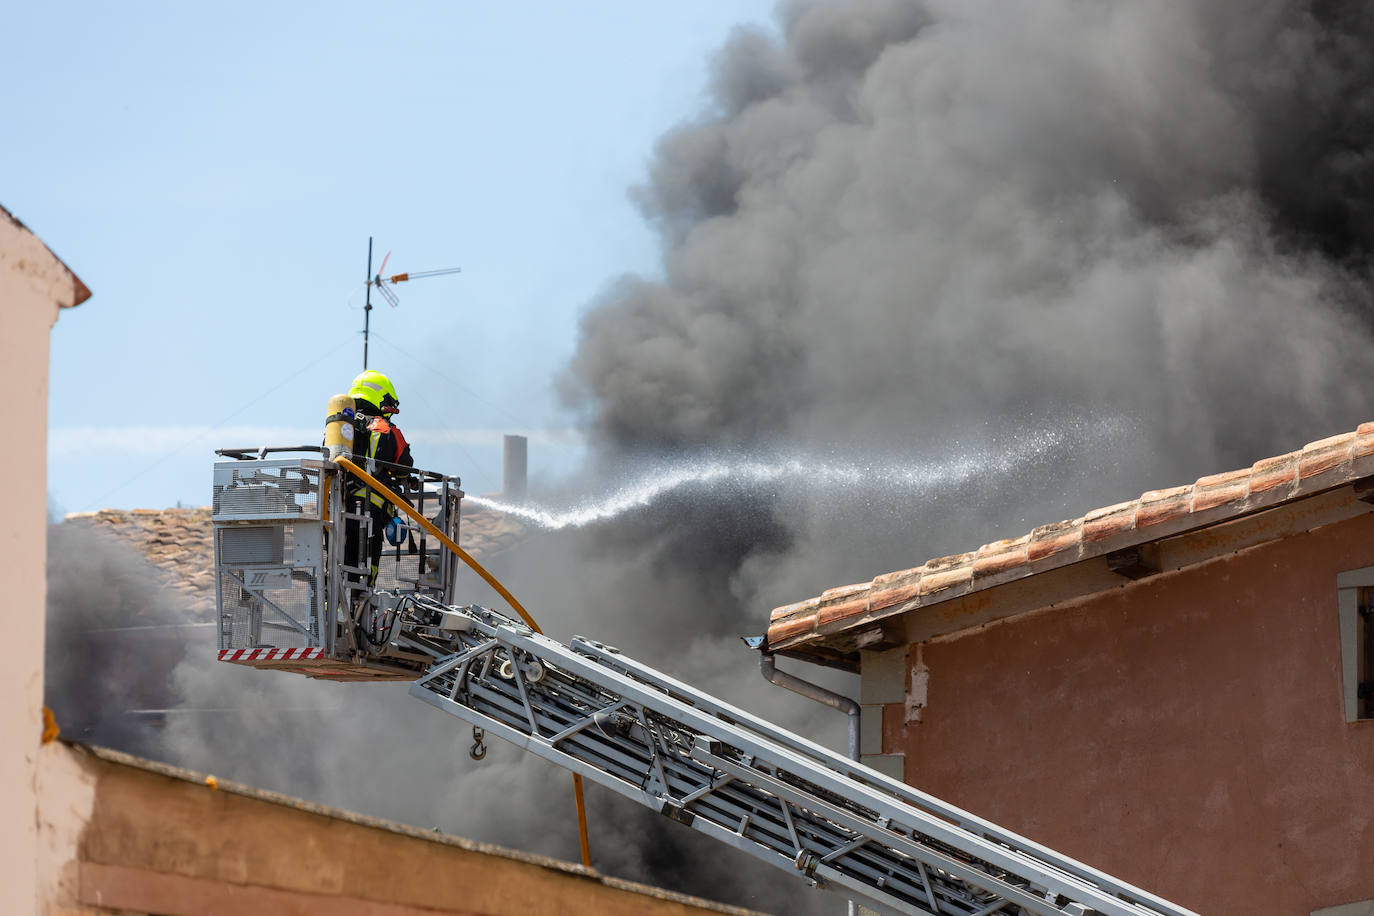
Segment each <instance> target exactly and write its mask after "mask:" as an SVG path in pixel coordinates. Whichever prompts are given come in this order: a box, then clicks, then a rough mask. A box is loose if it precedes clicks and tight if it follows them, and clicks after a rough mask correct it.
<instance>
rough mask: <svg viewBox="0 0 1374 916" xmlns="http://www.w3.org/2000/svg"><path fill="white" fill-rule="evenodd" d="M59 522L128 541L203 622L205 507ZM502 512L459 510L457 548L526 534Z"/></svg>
mask: <svg viewBox="0 0 1374 916" xmlns="http://www.w3.org/2000/svg"><path fill="white" fill-rule="evenodd" d="M65 521H66V522H67V523H69V524H76V525H85V526H89V527H91V528H94V529H96V530H98V531H101V532H103V533H105V534H108V535H110V536H111V537H113V538H116V539H118V540H121V541H124V542H125V543H127V544H129V545H131V546H132V547H133V548H134V549H136V550H137V551H138V552H139V553H141V554H143V556H145V557H146V558H147V559H148V561H149V562H150V563H152V565H153V566H154V567H156V568H157V569H158V570H159V571H160V572H161V573H162V576H163V585H164V587H166V588H169V589H172V590H174V591H175V592H177V593H178V594H179V595H180V596H181V597H182V598H183V599H184V600H185V601H186V603H187V604H186V609H187V610H188V611H189V612H190V613H191V614H192V616H194V617H195V618H197V619H202V620H209V619H211V618H212V617H213V616H214V608H215V550H214V541H213V531H214V526H213V524H212V523H211V521H210V507H209V506H201V507H199V508H176V509H101V510H99V511H98V512H74V513H72V514H70V515H68V516H67V517H66V519H65ZM527 534H528V533H527V531H526V529H525V527H524V526H523V525H521V524H520V523H519V522H517V521H516V520H515V519H513V518H511V517H510V516H508V515H503V514H500V513H497V512H488V511H484V510H481V509H470V508H464V509H463V519H462V524H461V525H460V526H459V541H460V546H462V547H463V549H464V550H466V551H468V553H471V554H472V555H473V556H475V557H477V558H479V559H486V558H490V557H492V556H494V555H495V554H498V553H501V552H503V551H505V550H507V549H509V548H510V547H512V546H514V545H515V544H517V543H519V542H520V541H522V540H524V539H525V537H527Z"/></svg>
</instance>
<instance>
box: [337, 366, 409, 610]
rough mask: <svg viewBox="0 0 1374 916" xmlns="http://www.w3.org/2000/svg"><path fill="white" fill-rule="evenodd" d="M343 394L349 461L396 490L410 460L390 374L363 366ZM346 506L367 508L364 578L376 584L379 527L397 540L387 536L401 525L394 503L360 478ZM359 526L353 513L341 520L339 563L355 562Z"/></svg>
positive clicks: (348, 563)
mask: <svg viewBox="0 0 1374 916" xmlns="http://www.w3.org/2000/svg"><path fill="white" fill-rule="evenodd" d="M348 395H349V397H351V398H353V461H354V462H355V463H356V464H358V465H359V466H361V467H362V468H363V470H365V471H367V472H368V473H369V474H371V475H372V476H373V477H376V478H377V480H379V481H380V482H381V483H382V484H384V485H385V486H386V487H387V489H389V490H392V491H393V492H396V491H397V490H398V489H401V487H400V485H401V484H403V483H404V482H405V481H406V479H407V478H408V476H409V475H408V473H407V471H406V470H404V469H405V468H412V467H414V466H415V460H414V459H413V458H411V456H410V444H409V443H407V442H406V437H405V436H403V435H402V434H401V430H400V427H398V426H397V425H396V424H395V423H393V422H392V421H391V418H392V417H393V416H395V415H396V414H398V413H400V412H401V401H400V399H399V398H397V397H396V388H395V386H394V385H392V384H391V379H389V378H387V377H386V376H385V375H383V374H382V373H380V372H378V371H376V370H375V369H368V370H367V371H365V372H363V373H362V374H360V375H359V376H358V377H357V378H355V379H354V380H353V386H352V387H351V388H350V389H349V391H348ZM348 508H349V511H350V512H352V513H358V514H361V513H362V512H363V511H366V512H367V514H368V516H369V517H370V518H371V521H372V532H371V535H370V537H369V538H368V542H367V556H368V577H367V584H368V585H369V586H375V585H376V584H377V572H378V569H379V568H380V564H381V559H382V536H383V533H384V532H387V531H388V527H390V529H391V533H390V534H389V535H388V540H392V543H399V542H400V541H399V540H393V539H392V538H393V535H394V536H395V537H396V538H399V537H400V535H399V533H397V532H401V531H404V529H403V528H401V527H399V525H400V520H399V519H398V518H397V517H396V507H395V506H393V505H392V504H391V503H389V502H388V501H387V500H386V498H385V497H383V496H382V495H381V494H380V493H376V492H374V491H373V490H372V489H371V488H370V487H368V486H367V485H366V484H363V483H361V482H359V483H358V484H357V486H356V487H353V488H352V489H351V490H350V491H349V494H348ZM360 528H361V525H360V524H359V522H358V521H357V520H355V519H349V520H348V524H347V525H346V526H345V532H344V563H345V564H346V565H348V566H355V567H356V566H359V565H360V564H359V560H360V559H361V558H360V557H359V555H358V554H359V552H360V551H359V547H360V546H361V543H362V537H361V531H360V530H359V529H360ZM350 575H352V576H353V577H354V579H355V581H357V579H358V578H360V577H358V576H357V574H356V573H355V574H350Z"/></svg>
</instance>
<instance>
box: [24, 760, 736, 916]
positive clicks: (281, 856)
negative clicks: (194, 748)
mask: <svg viewBox="0 0 1374 916" xmlns="http://www.w3.org/2000/svg"><path fill="white" fill-rule="evenodd" d="M39 779H40V784H41V788H42V791H41V793H40V798H39V824H40V827H39V839H40V850H41V853H42V856H41V859H40V866H41V868H40V870H41V874H42V876H43V878H44V881H43V886H44V888H45V893H46V895H47V896H46V899H45V900H44V901H43V905H42V906H41V907H40V910H39V912H41V913H43V914H44V916H57V914H61V916H69V914H78V913H80V914H98V913H111V912H142V913H147V912H153V913H164V914H168V916H175V914H205V913H213V914H236V913H245V914H249V913H251V914H254V916H257V914H261V913H269V912H271V913H280V912H298V913H336V914H358V916H363V914H367V916H438V914H443V913H451V914H455V916H458V914H463V916H467V914H472V916H477V914H481V916H516V914H526V913H548V912H557V913H559V914H560V916H641V914H642V916H702V914H718V916H751V913H750V911H747V910H742V909H738V908H735V907H727V906H722V905H718V904H711V903H708V902H706V901H702V900H697V899H695V898H691V897H687V896H684V895H682V894H674V893H671V892H668V891H663V890H659V889H656V888H651V887H646V886H644V885H639V884H633V883H631V882H627V881H620V880H617V879H614V878H608V877H606V876H604V875H600V874H597V873H596V872H594V871H592V870H590V869H586V868H583V867H582V866H580V865H574V864H571V863H568V862H559V861H556V860H552V859H547V858H544V857H542V856H535V855H530V854H527V853H519V852H513V851H511V850H505V849H500V848H498V847H494V846H490V845H487V844H482V843H476V842H473V841H470V840H463V839H459V838H457V837H444V836H438V835H436V834H434V833H432V832H429V831H424V830H419V829H416V828H412V827H405V826H402V825H399V824H392V823H387V822H383V821H378V820H375V819H373V818H366V817H362V816H359V815H355V814H349V813H347V812H343V811H337V810H333V809H329V808H324V807H321V806H317V805H311V804H307V803H304V802H300V801H298V800H295V799H290V798H286V797H284V796H281V795H277V794H275V793H270V792H263V791H259V790H255V789H250V788H247V787H244V786H238V785H233V784H230V783H214V784H213V785H212V784H211V783H210V782H209V781H207V779H206V777H204V776H203V775H199V774H194V773H190V772H187V771H185V770H178V769H175V768H173V767H168V766H165V765H162V764H157V763H152V762H150V761H146V760H138V759H136V758H132V757H128V756H127V755H124V754H119V753H116V752H113V751H105V750H100V749H96V748H88V747H84V746H80V745H74V746H72V745H67V744H64V743H62V742H54V743H52V744H49V745H46V746H44V747H43V749H42V752H41V759H40V764H39ZM752 916H757V914H752Z"/></svg>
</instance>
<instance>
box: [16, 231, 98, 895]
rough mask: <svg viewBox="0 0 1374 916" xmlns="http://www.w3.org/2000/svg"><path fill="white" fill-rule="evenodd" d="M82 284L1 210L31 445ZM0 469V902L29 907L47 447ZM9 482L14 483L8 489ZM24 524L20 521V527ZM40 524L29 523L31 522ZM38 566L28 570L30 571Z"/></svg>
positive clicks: (19, 407) (83, 294)
mask: <svg viewBox="0 0 1374 916" xmlns="http://www.w3.org/2000/svg"><path fill="white" fill-rule="evenodd" d="M90 295H91V293H90V290H88V289H87V288H86V286H85V284H84V283H82V282H81V280H80V279H79V278H77V276H76V275H75V274H74V273H72V272H71V270H70V269H68V267H67V265H65V264H63V263H62V261H61V259H59V258H58V257H57V255H55V254H53V253H52V251H50V250H49V249H48V247H47V246H46V245H44V244H43V243H42V242H41V241H40V240H39V239H38V237H37V236H35V235H34V234H33V233H32V232H30V231H29V230H28V228H27V227H26V226H25V225H24V224H23V223H21V222H20V221H19V220H18V219H16V218H15V217H14V216H12V215H11V214H10V212H9V211H8V210H6V209H5V208H4V207H0V365H3V366H4V367H5V373H6V383H7V384H8V385H9V386H11V388H10V396H9V397H7V398H6V412H7V414H8V420H9V423H10V426H11V428H13V429H22V430H24V438H25V440H26V441H29V442H44V443H46V442H47V429H48V335H49V333H50V331H51V330H52V326H53V324H55V323H56V321H57V316H58V313H59V312H60V311H61V310H62V309H64V308H70V307H72V306H76V305H80V304H81V303H82V302H84V301H86V299H88V298H90ZM0 471H3V473H4V478H5V480H7V481H10V482H11V485H10V486H9V487H8V488H7V491H6V498H5V501H6V505H7V506H8V508H9V511H10V512H11V513H12V514H11V516H10V523H9V524H7V525H4V526H0V550H3V551H4V554H5V556H6V557H7V558H8V559H9V563H10V568H12V569H14V570H17V571H19V572H20V575H17V576H13V577H12V581H11V582H10V583H9V584H8V585H7V586H6V590H5V591H6V598H5V611H6V614H5V628H6V631H7V633H8V638H9V640H10V648H11V652H10V658H9V659H8V660H7V661H6V663H5V665H4V666H3V667H0V695H3V696H4V697H5V698H6V702H5V703H4V705H3V707H0V709H2V710H3V711H0V734H3V735H4V737H5V740H4V741H3V742H0V781H3V783H4V785H5V786H6V790H5V792H3V793H0V846H3V847H4V849H5V850H6V852H7V855H5V856H4V857H3V858H0V888H4V890H3V891H0V900H3V901H6V902H7V903H9V904H14V903H18V904H20V906H21V908H20V909H14V910H10V908H9V907H8V906H7V907H6V910H7V911H11V912H24V911H26V910H28V909H29V907H30V904H31V902H32V901H33V900H34V895H35V893H36V889H37V872H36V855H37V850H38V831H37V827H36V819H35V816H34V812H35V805H36V803H37V795H36V789H35V786H34V783H35V778H36V776H37V772H38V770H37V758H38V751H39V747H40V744H39V742H40V741H41V736H42V733H43V716H42V710H43V613H42V611H43V603H44V600H45V597H46V594H47V582H46V579H45V577H44V575H43V573H42V570H43V569H44V568H45V565H46V563H47V544H46V542H45V540H44V539H43V538H42V537H34V531H35V530H38V531H41V530H43V529H42V525H43V519H44V518H45V517H46V516H47V511H48V510H47V449H46V448H17V449H7V450H5V452H4V454H3V455H0ZM15 481H20V482H22V485H18V486H16V485H14V482H15ZM26 522H27V523H28V524H26ZM35 525H36V526H38V527H37V528H35V527H34V526H35ZM35 570H36V571H37V573H36V574H35V573H34V571H35Z"/></svg>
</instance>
